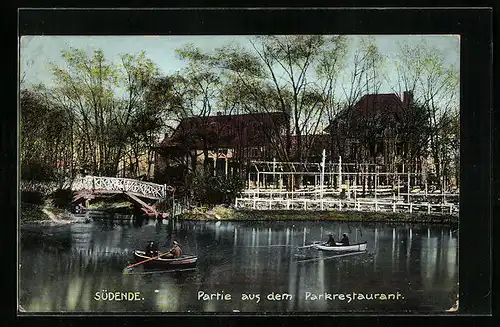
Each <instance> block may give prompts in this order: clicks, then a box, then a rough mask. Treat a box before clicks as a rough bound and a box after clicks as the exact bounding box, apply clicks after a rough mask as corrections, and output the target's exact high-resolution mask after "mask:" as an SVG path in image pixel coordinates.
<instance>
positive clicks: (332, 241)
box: [325, 234, 337, 246]
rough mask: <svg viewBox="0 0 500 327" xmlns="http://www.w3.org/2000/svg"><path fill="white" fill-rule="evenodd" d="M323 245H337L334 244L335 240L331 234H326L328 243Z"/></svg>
mask: <svg viewBox="0 0 500 327" xmlns="http://www.w3.org/2000/svg"><path fill="white" fill-rule="evenodd" d="M325 245H328V246H335V245H337V244H336V243H335V239H334V238H333V234H328V241H326V243H325Z"/></svg>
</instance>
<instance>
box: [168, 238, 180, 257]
mask: <svg viewBox="0 0 500 327" xmlns="http://www.w3.org/2000/svg"><path fill="white" fill-rule="evenodd" d="M181 255H182V250H181V247H180V246H179V243H178V242H177V241H173V242H172V248H171V249H170V252H169V253H168V254H167V255H165V256H164V258H179V257H180V256H181Z"/></svg>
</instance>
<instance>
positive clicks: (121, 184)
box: [21, 176, 173, 200]
mask: <svg viewBox="0 0 500 327" xmlns="http://www.w3.org/2000/svg"><path fill="white" fill-rule="evenodd" d="M64 187H65V188H70V189H71V190H72V191H76V192H79V193H80V194H88V195H94V194H112V193H129V194H132V195H135V196H139V197H143V198H148V199H154V200H159V199H164V198H166V197H167V195H168V193H169V192H171V191H173V188H172V187H171V186H167V185H161V184H155V183H151V182H144V181H139V180H135V179H130V178H117V177H101V176H85V177H79V178H76V179H74V180H73V181H68V182H67V183H65V185H64ZM58 188H61V185H60V184H57V183H48V184H47V183H36V182H28V181H22V182H21V189H22V190H29V191H42V192H49V193H50V192H53V191H55V190H57V189H58Z"/></svg>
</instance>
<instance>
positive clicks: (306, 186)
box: [235, 151, 459, 214]
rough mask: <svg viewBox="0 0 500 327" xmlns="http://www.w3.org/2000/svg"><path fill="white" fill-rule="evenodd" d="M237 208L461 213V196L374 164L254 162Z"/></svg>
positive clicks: (410, 171)
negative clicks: (435, 188)
mask: <svg viewBox="0 0 500 327" xmlns="http://www.w3.org/2000/svg"><path fill="white" fill-rule="evenodd" d="M252 165H253V167H254V169H255V171H254V172H251V173H249V175H248V187H247V189H246V190H244V191H243V192H242V195H241V197H239V198H237V199H236V203H235V206H236V208H249V209H255V210H277V209H287V210H293V209H299V210H351V209H352V210H360V211H392V212H410V213H413V212H421V211H425V212H427V213H435V212H436V213H437V212H439V213H448V214H455V213H458V207H459V206H458V200H459V194H458V193H446V192H444V188H443V187H442V186H441V187H440V189H437V190H433V191H430V190H429V189H428V185H427V183H425V185H422V186H421V187H420V186H419V185H418V181H420V180H422V174H421V173H418V172H416V171H417V169H414V168H412V167H408V166H406V167H405V166H404V165H403V167H402V172H395V171H388V170H387V169H386V170H384V169H385V168H386V167H384V166H382V165H377V164H372V163H370V164H368V163H346V162H342V158H341V157H339V158H338V162H329V163H327V162H326V155H325V151H323V156H322V160H321V162H320V163H317V162H309V163H301V162H277V161H276V160H273V161H271V162H268V161H254V162H252Z"/></svg>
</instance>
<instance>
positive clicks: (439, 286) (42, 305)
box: [19, 219, 458, 314]
mask: <svg viewBox="0 0 500 327" xmlns="http://www.w3.org/2000/svg"><path fill="white" fill-rule="evenodd" d="M328 233H332V234H333V235H334V236H335V237H337V238H338V237H339V235H341V234H342V233H347V234H348V235H349V238H350V240H351V243H354V242H355V241H366V242H367V251H366V252H365V253H358V254H354V255H344V256H341V255H339V254H337V253H330V252H321V251H318V250H314V249H313V248H303V249H300V248H299V247H301V246H304V245H308V244H311V243H312V242H313V241H319V240H326V239H327V234H328ZM173 239H176V240H178V241H179V242H180V244H181V247H182V250H183V252H184V253H185V254H195V255H198V265H197V268H196V269H195V270H191V271H178V272H173V271H149V270H144V268H143V267H142V266H141V265H139V266H137V267H135V268H133V269H131V270H130V272H129V273H125V274H124V270H123V269H124V268H125V267H126V266H127V265H128V264H130V263H132V262H134V261H133V250H134V249H143V248H144V247H145V246H146V244H147V242H148V241H150V240H154V241H157V242H158V243H159V245H160V251H161V250H168V249H169V247H170V244H171V241H172V240H173ZM20 245H21V246H20V253H19V303H20V305H21V306H22V307H23V308H24V309H25V310H26V311H27V312H56V313H58V312H73V313H81V312H102V313H108V312H127V313H133V312H136V313H144V312H165V313H168V312H182V313H185V312H196V313H198V312H223V313H233V312H260V313H262V312H267V313H290V312H304V313H312V312H318V313H320V312H328V313H335V312H352V313H405V314H406V313H444V311H445V310H446V309H449V308H450V307H451V306H452V305H453V304H454V302H455V300H456V296H457V293H458V286H457V283H458V240H457V232H456V231H455V230H454V228H452V227H450V226H437V225H425V226H424V225H405V224H389V223H384V224H373V223H370V224H368V223H349V224H347V223H338V222H317V221H307V222H305V221H301V222H297V221H294V222H292V221H287V222H201V221H199V222H195V221H180V222H174V221H172V220H169V221H167V220H164V221H163V222H161V223H157V222H156V221H143V222H137V221H116V220H115V221H110V220H105V219H94V220H92V221H90V222H87V223H75V224H69V225H64V226H53V227H33V226H32V227H25V228H23V229H22V230H21V234H20ZM304 257H305V258H306V259H307V260H302V261H301V260H300V259H303V258H304ZM114 292H120V294H119V295H118V296H119V298H118V299H116V296H117V295H116V293H114ZM121 293H125V295H127V297H126V298H125V299H124V298H120V297H121V296H123V295H122V294H121ZM110 294H114V295H110ZM112 297H115V298H114V299H110V298H112Z"/></svg>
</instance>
